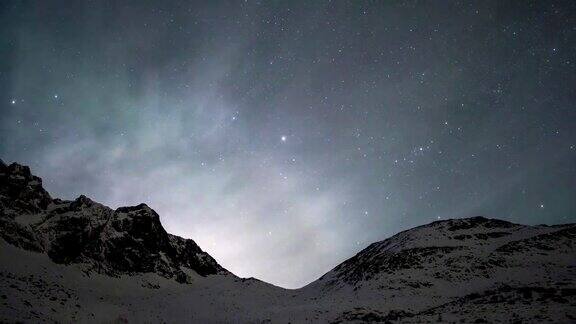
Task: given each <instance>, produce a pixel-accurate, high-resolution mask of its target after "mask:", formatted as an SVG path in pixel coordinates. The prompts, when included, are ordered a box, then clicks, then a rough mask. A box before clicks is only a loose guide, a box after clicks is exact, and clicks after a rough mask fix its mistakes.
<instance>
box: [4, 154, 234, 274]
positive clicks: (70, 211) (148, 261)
mask: <svg viewBox="0 0 576 324" xmlns="http://www.w3.org/2000/svg"><path fill="white" fill-rule="evenodd" d="M0 180H1V181H0V203H1V205H0V207H1V208H0V227H2V231H1V236H2V238H4V239H5V240H6V241H7V242H9V243H11V244H13V245H16V246H19V247H22V248H25V249H29V250H33V251H37V252H44V253H47V254H48V256H50V258H51V259H52V260H54V261H55V262H57V263H66V264H70V263H77V264H82V265H83V266H84V267H85V268H86V269H88V270H89V271H98V272H104V273H107V274H110V275H121V274H131V273H142V272H155V273H158V274H160V275H162V276H164V277H170V278H175V279H176V280H177V281H179V282H186V281H188V276H187V275H186V273H185V272H184V271H183V270H182V269H181V267H185V268H189V269H191V270H193V271H196V272H197V273H198V274H200V275H203V276H205V275H210V274H217V273H228V272H227V271H226V270H225V269H224V268H222V267H221V266H220V265H219V264H218V263H217V262H216V261H215V260H214V259H213V258H212V257H211V256H210V255H208V254H207V253H206V252H204V251H202V250H201V249H200V247H198V245H197V244H196V243H195V242H194V241H192V240H188V239H183V238H180V237H177V236H174V235H170V234H168V233H167V232H166V230H165V229H164V227H163V226H162V224H161V222H160V217H159V215H158V214H157V213H156V212H155V211H154V210H153V209H152V208H150V207H149V206H148V205H146V204H143V203H142V204H139V205H136V206H128V207H119V208H117V209H116V210H112V209H111V208H109V207H106V206H104V205H102V204H99V203H97V202H94V201H93V200H91V199H90V198H88V197H86V196H84V195H81V196H79V197H78V198H76V199H75V200H73V201H66V200H61V199H52V198H51V197H50V195H49V194H48V193H47V192H46V191H45V190H44V188H43V187H42V180H41V179H40V178H39V177H36V176H34V175H32V173H31V172H30V169H29V168H28V167H27V166H22V165H19V164H16V163H13V164H11V165H9V166H6V165H5V164H4V165H3V166H0Z"/></svg>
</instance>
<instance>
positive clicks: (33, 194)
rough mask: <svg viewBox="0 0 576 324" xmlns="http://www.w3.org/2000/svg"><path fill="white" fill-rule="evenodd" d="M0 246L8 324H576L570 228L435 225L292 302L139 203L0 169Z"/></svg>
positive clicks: (480, 221)
mask: <svg viewBox="0 0 576 324" xmlns="http://www.w3.org/2000/svg"><path fill="white" fill-rule="evenodd" d="M0 237H1V238H2V239H1V240H0V322H9V323H11V322H30V323H39V322H98V323H101V322H117V323H130V322H136V323H141V322H167V323H191V322H192V323H267V322H270V323H307V322H310V323H317V322H326V323H354V322H358V323H360V322H371V323H374V322H381V323H397V322H399V323H422V322H447V323H497V322H505V323H509V322H516V323H545V322H551V323H569V322H576V224H563V225H552V226H548V225H538V226H527V225H521V224H514V223H510V222H507V221H503V220H498V219H491V218H485V217H471V218H462V219H450V220H443V221H437V222H433V223H430V224H426V225H422V226H419V227H416V228H412V229H410V230H407V231H404V232H401V233H398V234H396V235H394V236H392V237H390V238H388V239H386V240H383V241H380V242H375V243H373V244H371V245H370V246H368V247H367V248H365V249H364V250H362V251H360V252H359V253H358V254H356V255H355V256H352V257H351V258H350V259H348V260H346V261H345V262H343V263H341V264H339V265H337V266H336V267H335V268H334V269H332V270H331V271H329V272H328V273H326V274H325V275H323V276H322V277H321V278H319V279H318V280H316V281H314V282H312V283H310V284H308V285H307V286H305V287H303V288H300V289H296V290H289V289H283V288H280V287H276V286H274V285H271V284H268V283H265V282H262V281H260V280H257V279H253V278H248V279H245V278H239V277H237V276H236V275H234V274H233V273H231V272H229V271H228V270H226V269H224V268H223V267H222V266H220V265H219V264H218V263H217V262H216V261H215V260H214V258H212V257H211V256H210V255H209V254H208V253H206V252H204V251H203V250H202V249H201V247H199V246H198V245H197V244H196V243H195V242H194V241H193V240H191V239H185V238H181V237H178V236H175V235H171V234H169V233H167V232H166V231H165V230H164V228H163V226H162V224H161V223H160V218H159V216H158V214H156V212H155V211H154V210H152V209H151V208H150V207H148V206H147V205H145V204H140V205H137V206H131V207H121V208H117V209H115V210H114V209H111V208H109V207H106V206H104V205H102V204H99V203H97V202H94V201H92V200H91V199H89V198H88V197H85V196H80V197H78V198H77V199H75V200H73V201H67V200H61V199H57V198H52V197H51V196H50V194H49V193H48V192H47V191H46V190H44V188H43V187H42V180H41V179H40V178H39V177H37V176H35V175H33V174H32V173H31V171H30V169H29V168H28V167H26V166H23V165H19V164H17V163H12V164H10V165H6V164H5V163H3V162H1V161H0Z"/></svg>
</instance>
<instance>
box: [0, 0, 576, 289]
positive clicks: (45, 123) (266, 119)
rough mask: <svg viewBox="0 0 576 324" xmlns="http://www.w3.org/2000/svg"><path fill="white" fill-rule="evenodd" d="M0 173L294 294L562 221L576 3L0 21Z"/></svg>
mask: <svg viewBox="0 0 576 324" xmlns="http://www.w3.org/2000/svg"><path fill="white" fill-rule="evenodd" d="M0 36H1V37H0V116H1V119H0V157H1V158H2V159H3V160H5V161H7V162H11V161H17V162H19V163H23V164H27V165H30V167H31V168H32V170H33V172H34V173H35V174H37V175H39V176H40V177H42V178H43V179H44V184H45V187H46V188H47V190H48V191H49V192H50V193H51V194H52V195H53V196H56V197H63V198H67V199H74V198H75V197H77V196H78V195H80V194H86V195H88V196H89V197H91V198H93V199H94V200H97V201H100V202H102V203H105V204H107V205H110V206H112V207H118V206H123V205H130V204H138V203H140V202H145V203H147V204H148V205H150V206H151V207H152V208H153V209H155V210H156V211H157V212H158V213H159V214H160V216H161V219H162V222H163V224H164V225H165V227H166V228H167V230H168V231H169V232H171V233H174V234H177V235H181V236H185V237H190V238H192V239H194V240H196V242H197V243H198V244H199V245H200V246H201V247H202V248H203V249H204V250H206V251H207V252H209V253H210V254H211V255H213V256H214V257H215V258H216V259H217V260H218V261H219V262H220V263H221V264H222V265H223V266H224V267H226V268H228V269H229V270H231V271H233V272H235V273H237V274H239V275H242V276H254V277H257V278H260V279H263V280H265V281H268V282H272V283H274V284H278V285H281V286H285V287H298V286H302V285H304V284H306V283H308V282H310V281H312V280H314V279H316V278H317V277H318V276H319V275H321V274H322V273H324V272H326V271H327V270H329V269H330V268H332V267H333V266H335V265H336V264H337V263H339V262H340V261H342V260H344V259H346V258H348V257H349V256H351V255H353V254H354V253H356V252H357V251H359V250H360V249H362V248H364V247H365V246H367V245H368V244H370V243H372V242H374V241H378V240H382V239H384V238H386V237H388V236H390V235H393V234H395V233H397V232H399V231H401V230H404V229H407V228H410V227H413V226H417V225H421V224H423V223H428V222H431V221H434V220H437V219H445V218H457V217H470V216H475V215H484V216H488V217H495V218H501V219H505V220H509V221H514V222H519V223H524V224H540V223H547V224H555V223H567V222H575V221H576V214H575V211H576V199H574V197H576V127H575V125H576V107H575V102H576V100H575V95H574V94H575V91H574V85H576V73H575V72H576V71H575V69H576V4H575V3H573V2H570V1H566V2H536V1H522V2H518V3H513V2H505V3H502V2H500V1H478V2H476V1H464V2H459V1H451V2H449V1H441V2H415V1H403V2H395V3H388V2H362V1H354V2H338V1H336V2H332V1H328V2H319V1H314V2H308V1H305V2H290V3H288V2H263V1H262V2H258V1H245V2H240V1H238V2H205V3H195V2H189V1H164V2H157V1H122V2H118V3H116V2H107V1H82V2H81V1H69V2H61V1H58V2H56V1H41V2H35V1H4V2H2V4H1V5H0Z"/></svg>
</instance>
